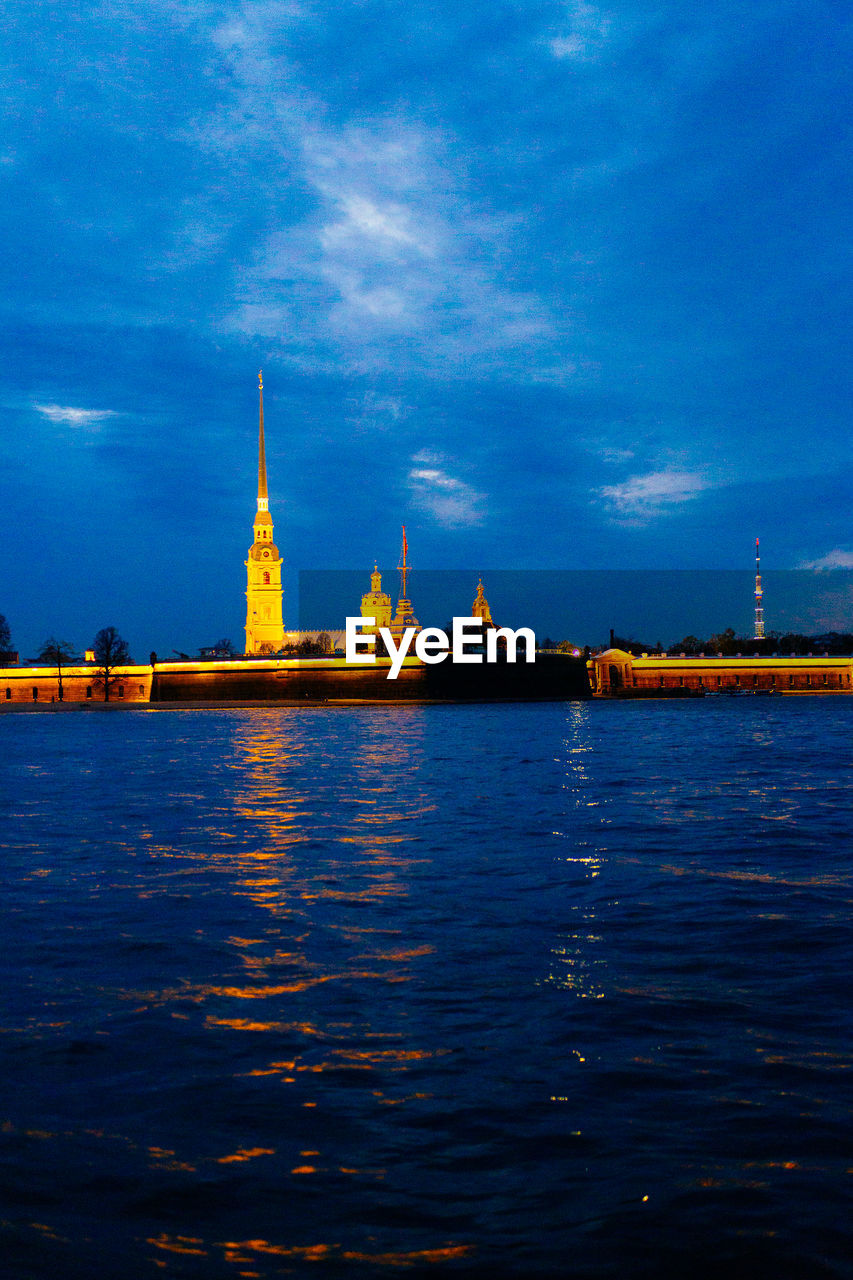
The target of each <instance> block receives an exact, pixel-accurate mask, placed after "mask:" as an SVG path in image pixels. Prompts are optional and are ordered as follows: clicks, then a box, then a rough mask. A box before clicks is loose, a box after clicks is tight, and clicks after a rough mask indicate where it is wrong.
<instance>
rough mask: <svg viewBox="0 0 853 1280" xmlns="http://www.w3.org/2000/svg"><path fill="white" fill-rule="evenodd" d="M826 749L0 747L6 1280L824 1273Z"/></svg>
mask: <svg viewBox="0 0 853 1280" xmlns="http://www.w3.org/2000/svg"><path fill="white" fill-rule="evenodd" d="M851 742H853V699H845V698H840V697H839V698H823V699H821V698H799V699H786V698H779V699H737V700H716V699H715V700H713V701H712V700H702V701H690V702H686V703H684V702H679V703H673V702H645V703H634V704H632V703H620V704H613V703H563V704H556V703H552V704H517V705H499V706H495V705H491V706H489V705H487V706H413V707H397V708H395V707H389V706H377V707H352V708H337V709H334V708H299V709H287V708H273V707H271V708H269V709H267V708H261V709H259V708H251V709H238V708H234V709H226V710H203V709H188V710H157V709H153V708H152V709H150V710H130V709H115V710H101V711H95V710H91V711H89V710H85V711H81V712H66V713H60V714H51V713H50V712H45V713H41V714H32V713H30V714H23V713H18V714H15V713H8V714H4V715H3V716H2V717H0V759H2V766H0V776H2V783H0V802H2V827H0V846H2V848H0V854H1V855H2V863H1V864H0V869H1V870H2V882H3V918H4V924H3V932H2V939H1V940H0V941H2V950H0V966H2V987H1V988H0V989H1V990H2V1019H1V1020H0V1050H2V1061H3V1066H2V1092H0V1250H2V1254H0V1257H2V1258H4V1259H5V1262H3V1263H2V1264H0V1271H2V1274H3V1275H4V1276H6V1275H9V1276H10V1277H14V1280H18V1278H19V1277H20V1278H22V1280H42V1278H47V1277H54V1276H57V1275H59V1276H63V1277H69V1278H71V1280H82V1278H88V1277H105V1278H106V1280H111V1278H112V1277H121V1278H122V1280H136V1278H137V1277H147V1276H150V1277H156V1276H163V1277H166V1278H167V1280H173V1278H176V1277H189V1278H196V1277H205V1278H207V1277H212V1278H214V1280H219V1278H220V1277H235V1278H236V1277H264V1278H265V1277H274V1276H281V1275H297V1276H301V1275H304V1274H310V1275H312V1276H320V1277H324V1276H328V1277H339V1276H347V1277H361V1276H380V1275H382V1276H387V1275H393V1274H396V1273H401V1274H405V1275H407V1276H421V1275H430V1276H432V1275H434V1276H441V1275H445V1274H446V1275H449V1276H455V1275H460V1276H466V1277H470V1276H478V1275H483V1276H492V1277H496V1278H500V1277H527V1276H578V1277H610V1276H613V1277H616V1276H619V1277H635V1276H636V1277H649V1278H650V1280H651V1278H652V1277H665V1276H669V1275H672V1276H676V1275H678V1276H686V1277H688V1278H692V1280H695V1278H696V1277H709V1278H710V1277H712V1276H713V1277H715V1278H716V1277H718V1276H720V1275H723V1276H724V1277H726V1280H733V1278H737V1277H743V1278H744V1280H746V1278H747V1277H749V1280H760V1278H762V1277H765V1276H766V1277H768V1278H769V1277H773V1280H780V1277H791V1280H794V1278H796V1280H803V1278H805V1277H813V1276H833V1277H835V1276H838V1277H841V1276H848V1275H851V1274H853V1266H851V1258H853V1212H851V1201H853V1196H851V1187H853V1125H851V1105H853V1097H851V1077H852V1076H853V1073H852V1072H851V1064H852V1063H853V1042H851V1028H853V1015H851V1000H850V988H851V978H850V975H851V969H853V929H851V901H853V851H852V850H851V832H853V788H851V783H853V763H851ZM3 1267H5V1270H3Z"/></svg>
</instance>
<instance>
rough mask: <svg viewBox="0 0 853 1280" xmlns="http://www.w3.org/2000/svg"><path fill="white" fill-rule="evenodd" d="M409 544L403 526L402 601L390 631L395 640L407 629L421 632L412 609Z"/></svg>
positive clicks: (392, 620) (401, 559)
mask: <svg viewBox="0 0 853 1280" xmlns="http://www.w3.org/2000/svg"><path fill="white" fill-rule="evenodd" d="M408 556H409V544H408V542H407V540H406V526H405V525H403V550H402V554H401V556H400V563H399V565H398V566H397V568H398V569H399V570H400V599H399V600H398V601H397V612H396V613H395V614H394V617H393V618H392V619H391V625H390V627H389V630H390V632H391V634H392V636H393V637H394V639H395V640H398V639H399V638H400V636H402V634H403V632H404V631H405V629H406V627H414V628H415V629H416V630H420V623H419V622H418V620H417V618H416V617H415V611H414V609H413V608H412V602H411V600H410V599H409V594H408V592H409V574H410V573H411V572H412V569H411V565H410V564H409V560H408Z"/></svg>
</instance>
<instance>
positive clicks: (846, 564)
mask: <svg viewBox="0 0 853 1280" xmlns="http://www.w3.org/2000/svg"><path fill="white" fill-rule="evenodd" d="M799 568H800V569H853V551H842V549H841V548H840V547H836V548H835V550H834V551H828V552H827V553H826V555H825V556H821V557H820V559H819V560H805V561H803V563H802V564H801V565H800V566H799Z"/></svg>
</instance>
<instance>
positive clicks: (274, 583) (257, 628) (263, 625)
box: [244, 373, 284, 654]
mask: <svg viewBox="0 0 853 1280" xmlns="http://www.w3.org/2000/svg"><path fill="white" fill-rule="evenodd" d="M258 394H259V415H258V416H259V422H258V510H257V513H256V515H255V524H254V532H255V540H254V542H253V543H252V545H251V547H250V548H249V558H248V560H246V561H244V563H245V566H246V571H247V585H246V653H247V654H254V653H278V652H279V650H280V649H282V648H283V647H284V621H283V617H282V586H281V556H280V555H279V553H278V547H277V546H276V545H275V543H274V542H273V523H272V516H271V515H270V511H269V496H268V493H267V460H266V452H265V448H264V383H263V378H262V376H261V374H260V373H259V374H258Z"/></svg>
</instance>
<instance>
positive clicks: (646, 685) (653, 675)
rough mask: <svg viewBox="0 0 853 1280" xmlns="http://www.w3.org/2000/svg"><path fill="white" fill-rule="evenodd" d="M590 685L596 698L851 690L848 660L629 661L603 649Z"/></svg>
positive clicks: (593, 666) (626, 656)
mask: <svg viewBox="0 0 853 1280" xmlns="http://www.w3.org/2000/svg"><path fill="white" fill-rule="evenodd" d="M589 666H590V682H591V684H592V688H593V693H594V694H595V696H597V697H610V696H614V695H615V696H619V697H624V696H626V695H630V693H631V692H632V691H637V692H638V693H640V694H650V693H653V692H654V691H656V690H657V691H659V692H662V693H670V692H675V691H678V690H686V691H688V692H694V693H706V694H713V693H732V692H738V691H746V692H760V693H780V694H781V693H784V694H808V693H821V694H824V693H835V694H838V693H851V692H853V659H852V658H850V657H846V656H841V657H830V656H828V655H823V656H820V657H814V656H813V657H810V658H796V657H795V658H791V657H788V658H782V657H775V658H768V657H758V658H755V657H740V658H738V657H734V658H732V657H726V658H717V657H690V658H686V657H685V658H674V657H663V656H659V655H656V654H652V655H648V656H646V657H634V656H633V655H631V654H630V653H626V652H624V650H621V649H608V650H606V651H605V652H604V653H600V654H596V655H595V656H594V657H593V658H592V659H590V663H589Z"/></svg>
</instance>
